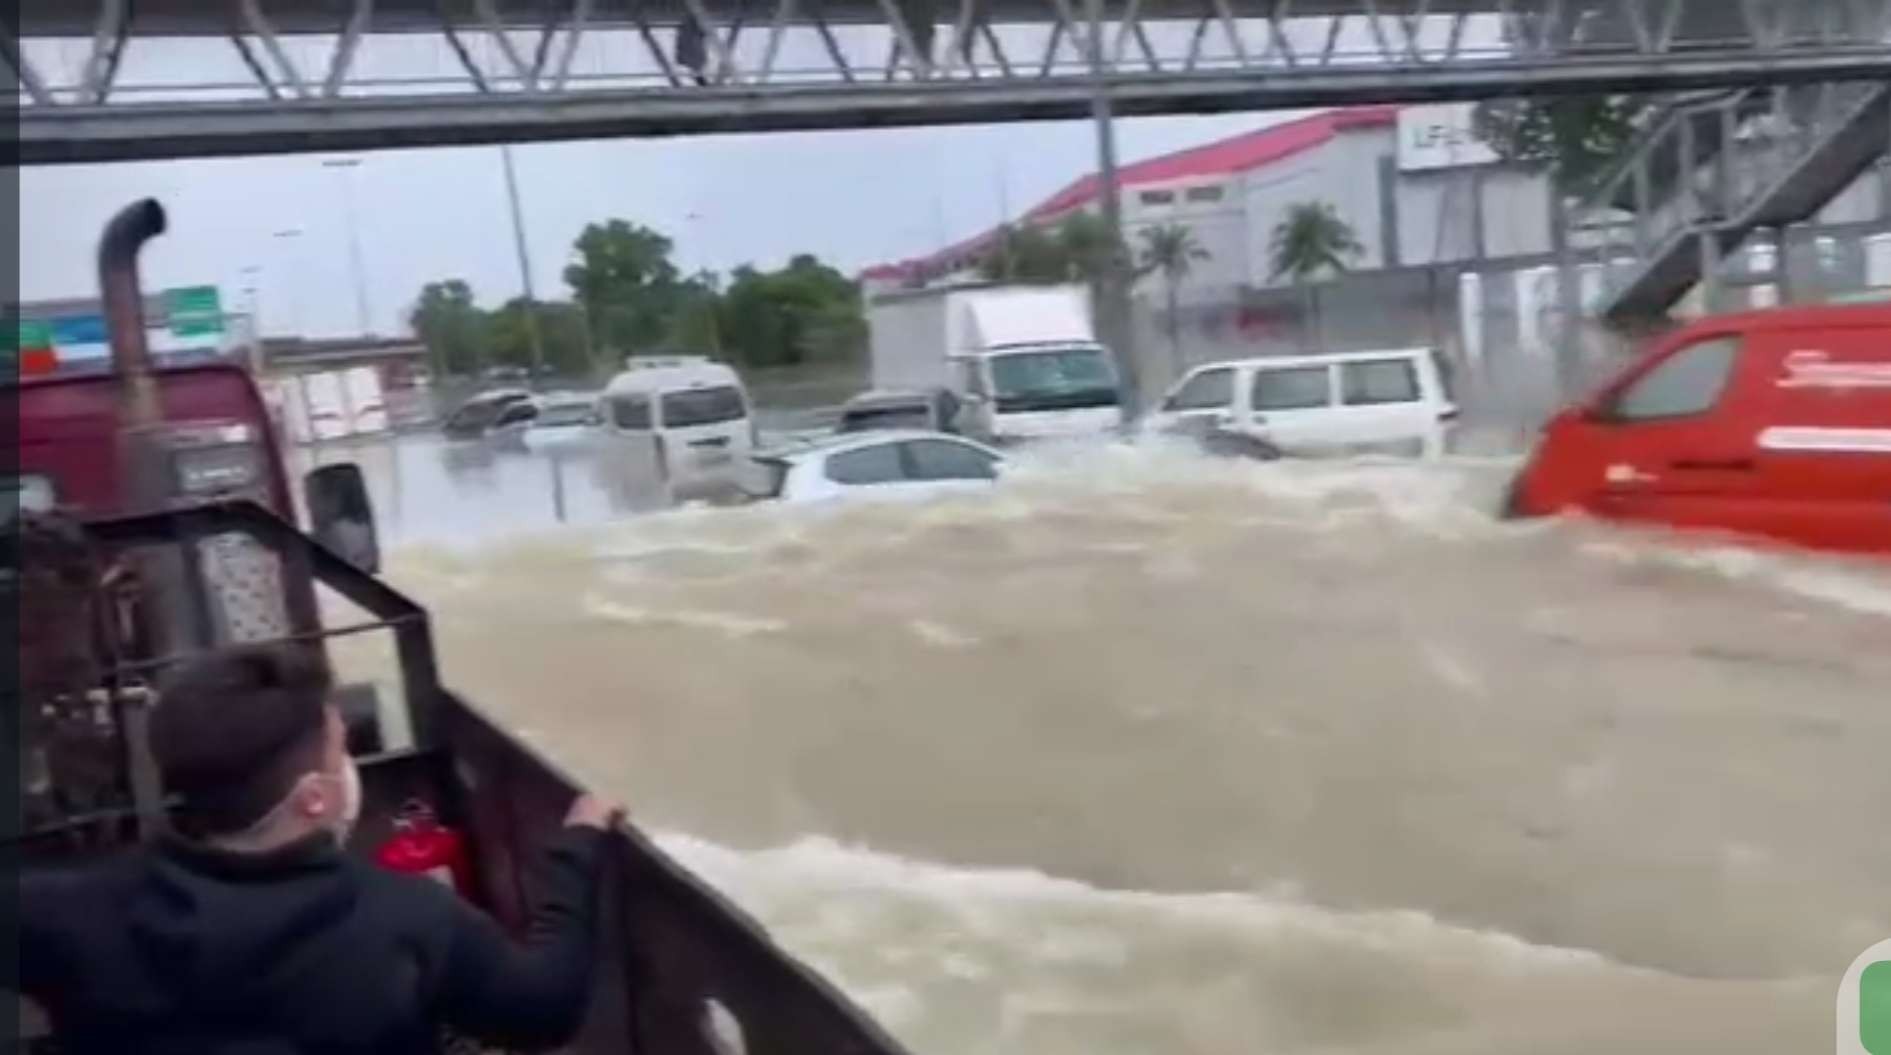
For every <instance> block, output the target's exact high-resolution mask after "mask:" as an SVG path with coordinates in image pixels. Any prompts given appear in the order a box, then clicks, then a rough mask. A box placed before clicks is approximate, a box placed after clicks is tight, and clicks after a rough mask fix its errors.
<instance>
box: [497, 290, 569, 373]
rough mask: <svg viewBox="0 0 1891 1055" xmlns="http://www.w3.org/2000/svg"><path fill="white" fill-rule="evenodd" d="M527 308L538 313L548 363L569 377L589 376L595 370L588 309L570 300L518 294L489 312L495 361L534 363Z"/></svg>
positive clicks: (509, 364)
mask: <svg viewBox="0 0 1891 1055" xmlns="http://www.w3.org/2000/svg"><path fill="white" fill-rule="evenodd" d="M527 311H533V312H534V314H535V315H536V316H537V320H538V332H539V341H540V343H541V344H542V346H543V347H544V349H545V365H546V366H548V367H550V368H551V369H552V370H553V371H555V372H557V373H559V374H562V375H564V376H567V377H585V376H588V375H590V374H591V373H592V370H593V364H592V362H591V356H590V353H589V348H588V344H589V342H588V341H587V340H586V334H585V322H584V310H583V309H582V308H580V307H579V306H578V305H576V304H573V303H571V302H569V301H545V300H541V301H537V302H535V303H533V304H528V303H527V302H526V300H525V298H524V297H514V298H513V299H511V300H509V301H506V302H505V304H503V305H501V306H500V308H499V310H497V311H494V312H490V313H488V314H487V315H486V320H485V321H486V327H487V340H488V343H489V346H490V347H491V349H492V358H493V360H494V362H496V363H502V364H504V365H507V366H517V367H525V368H530V367H531V366H532V365H533V364H532V341H531V331H530V330H529V329H528V328H527V320H526V312H527Z"/></svg>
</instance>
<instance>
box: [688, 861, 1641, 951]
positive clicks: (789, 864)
mask: <svg viewBox="0 0 1891 1055" xmlns="http://www.w3.org/2000/svg"><path fill="white" fill-rule="evenodd" d="M656 841H657V843H658V845H659V846H660V847H661V848H662V849H663V850H664V852H666V853H668V854H670V855H671V856H673V857H675V858H676V859H677V860H678V861H679V862H681V863H682V864H684V865H685V866H687V867H688V868H690V869H691V870H692V871H695V872H697V873H698V874H700V875H702V876H704V877H706V878H707V879H708V880H709V881H710V882H711V883H713V884H714V885H716V886H717V887H718V888H720V889H722V890H724V891H727V892H730V893H731V894H733V895H734V896H736V897H737V899H738V900H740V901H742V902H743V903H744V904H745V905H748V906H749V907H751V908H754V909H756V910H758V911H760V912H761V913H762V914H763V916H764V917H767V916H768V915H769V909H770V908H771V907H773V906H781V905H784V904H786V903H788V902H792V901H798V900H803V899H813V900H818V901H820V902H823V903H825V904H828V905H829V906H830V907H831V906H832V905H833V904H835V901H834V899H837V898H846V899H870V898H873V897H875V896H885V897H890V898H894V899H899V900H911V901H923V902H929V903H931V904H933V905H935V906H937V907H939V908H941V909H943V910H945V911H947V912H950V913H954V914H957V915H959V916H960V918H961V922H963V923H964V924H965V925H967V926H968V927H969V928H971V929H974V930H977V929H980V928H984V927H991V926H993V925H994V924H1002V923H1003V922H1004V920H1003V919H1002V918H1001V917H1002V915H1003V914H1004V913H1005V912H1007V911H1008V910H1014V909H1025V910H1028V909H1030V908H1032V907H1039V908H1069V909H1075V910H1080V911H1089V910H1106V911H1107V910H1116V911H1125V912H1131V913H1138V914H1149V915H1153V916H1157V917H1163V918H1167V919H1168V920H1170V921H1172V922H1174V923H1177V924H1179V925H1183V926H1188V927H1191V928H1196V927H1200V928H1209V929H1213V930H1219V931H1224V932H1243V933H1247V934H1250V935H1254V936H1276V937H1279V936H1284V935H1296V936H1301V937H1310V938H1317V939H1321V940H1327V941H1332V942H1335V943H1338V944H1345V945H1351V946H1354V947H1357V948H1364V949H1374V950H1404V951H1407V952H1411V953H1413V954H1416V955H1419V956H1421V957H1425V958H1436V959H1438V960H1440V961H1446V960H1464V961H1472V960H1475V961H1484V962H1487V963H1491V964H1495V965H1502V966H1505V967H1516V968H1544V969H1570V968H1576V969H1588V968H1596V967H1604V966H1607V967H1610V968H1611V969H1617V970H1623V969H1626V968H1622V967H1620V966H1619V965H1614V964H1612V963H1611V962H1610V961H1609V960H1608V959H1607V958H1606V957H1604V956H1602V955H1600V954H1599V953H1596V952H1593V951H1590V950H1586V949H1572V948H1560V947H1555V946H1546V945H1534V944H1531V943H1530V942H1527V941H1524V940H1523V939H1521V938H1518V937H1515V936H1514V935H1510V934H1505V933H1503V932H1501V931H1495V930H1487V929H1479V928H1475V927H1466V926H1459V925H1455V924H1451V923H1446V922H1442V921H1440V920H1438V919H1436V918H1435V917H1433V916H1432V915H1430V914H1428V913H1425V912H1420V911H1416V910H1408V909H1393V910H1380V911H1356V912H1346V911H1337V910H1333V909H1327V908H1323V907H1320V906H1318V905H1311V904H1308V903H1306V902H1303V901H1299V900H1296V899H1292V898H1289V897H1285V896H1283V895H1282V894H1281V892H1279V891H1274V892H1268V893H1261V892H1247V891H1217V892H1204V893H1162V892H1148V891H1137V890H1109V889H1104V888H1101V887H1097V886H1093V885H1091V884H1088V883H1084V882H1081V881H1079V880H1075V879H1066V878H1061V877H1057V876H1051V875H1047V874H1045V873H1043V872H1040V871H1037V870H1035V869H1029V868H969V867H957V866H952V865H945V864H939V863H936V862H930V861H920V860H915V859H912V858H906V857H901V856H898V855H895V854H887V853H881V852H879V851H876V850H873V849H870V848H867V847H862V846H854V845H848V844H845V843H842V842H839V841H837V840H834V839H830V838H826V837H823V836H809V837H806V838H803V839H799V840H796V841H795V842H793V843H790V844H788V845H785V846H776V847H770V848H766V849H761V850H753V851H744V850H737V849H733V848H730V847H727V846H722V845H719V844H717V843H714V842H711V841H709V840H706V839H701V838H698V837H696V836H693V835H688V834H684V833H680V832H665V833H661V834H659V835H658V836H657V837H656ZM856 903H857V902H856ZM1121 951H1122V946H1121V944H1120V943H1119V942H1118V941H1117V940H1115V939H1113V938H1110V937H1107V936H1104V935H1103V934H1102V933H1101V932H1094V931H1093V932H1090V933H1088V934H1078V933H1077V932H1068V931H1066V932H1052V933H1051V934H1050V935H1049V936H1048V937H1047V942H1046V944H1044V945H1043V946H1041V947H1040V952H1048V953H1049V955H1050V956H1051V957H1052V958H1070V957H1072V956H1073V955H1074V956H1075V957H1076V958H1080V959H1082V958H1101V959H1106V960H1112V961H1115V960H1120V959H1122V956H1121V955H1120V953H1121Z"/></svg>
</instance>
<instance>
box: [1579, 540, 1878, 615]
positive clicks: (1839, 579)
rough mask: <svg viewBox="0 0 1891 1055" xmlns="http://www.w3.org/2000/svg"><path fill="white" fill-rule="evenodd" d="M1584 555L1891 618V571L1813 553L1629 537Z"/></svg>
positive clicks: (1589, 546)
mask: <svg viewBox="0 0 1891 1055" xmlns="http://www.w3.org/2000/svg"><path fill="white" fill-rule="evenodd" d="M1580 549H1581V552H1583V553H1585V554H1587V555H1589V556H1591V557H1598V558H1602V559H1604V560H1610V561H1614V562H1617V563H1620V564H1626V565H1637V564H1657V565H1660V566H1664V567H1670V568H1680V569H1684V570H1688V571H1698V572H1704V573H1707V574H1710V575H1715V576H1718V577H1720V578H1723V579H1727V580H1730V581H1734V582H1746V583H1755V584H1758V585H1761V586H1765V587H1768V588H1770V589H1773V590H1776V591H1779V592H1781V593H1786V594H1792V595H1796V596H1799V597H1803V598H1806V599H1808V600H1813V601H1819V602H1822V603H1825V604H1829V605H1832V606H1835V607H1838V608H1842V609H1845V610H1847V611H1851V612H1856V613H1858V614H1860V615H1877V616H1887V617H1891V567H1873V566H1871V565H1867V564H1865V563H1863V562H1859V561H1845V560H1842V559H1839V558H1835V557H1827V556H1823V555H1818V554H1812V553H1786V552H1781V551H1778V550H1761V549H1750V548H1747V547H1743V546H1734V545H1724V544H1716V545H1711V546H1701V545H1697V544H1694V545H1690V544H1689V540H1685V539H1678V540H1672V541H1670V540H1661V541H1655V540H1642V539H1635V538H1629V537H1622V538H1610V539H1600V540H1594V541H1590V542H1585V543H1583V544H1582V545H1581V547H1580Z"/></svg>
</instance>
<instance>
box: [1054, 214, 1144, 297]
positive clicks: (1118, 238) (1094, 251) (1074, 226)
mask: <svg viewBox="0 0 1891 1055" xmlns="http://www.w3.org/2000/svg"><path fill="white" fill-rule="evenodd" d="M1057 241H1058V243H1059V244H1061V245H1062V246H1063V249H1064V254H1065V256H1066V257H1067V258H1068V259H1069V261H1070V277H1071V278H1073V279H1076V280H1077V281H1080V282H1085V283H1088V284H1089V285H1090V286H1091V287H1092V288H1095V287H1097V286H1099V285H1101V284H1102V282H1103V279H1104V277H1105V276H1106V275H1107V274H1108V272H1109V268H1110V267H1111V265H1112V264H1114V265H1118V266H1125V267H1126V266H1127V265H1128V263H1129V247H1128V246H1126V245H1124V244H1123V237H1122V232H1120V231H1114V230H1111V229H1110V225H1109V224H1108V223H1106V222H1104V220H1103V217H1102V216H1101V215H1100V214H1097V213H1090V212H1079V213H1073V214H1072V215H1071V216H1070V217H1069V218H1067V219H1065V220H1064V222H1063V223H1061V224H1059V225H1058V227H1057Z"/></svg>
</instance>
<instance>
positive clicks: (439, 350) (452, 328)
mask: <svg viewBox="0 0 1891 1055" xmlns="http://www.w3.org/2000/svg"><path fill="white" fill-rule="evenodd" d="M407 321H408V324H409V325H410V326H412V327H413V330H414V334H415V335H416V336H418V337H419V338H420V340H421V343H423V344H425V345H426V346H427V363H428V366H429V368H430V369H431V370H432V371H433V372H434V374H436V375H438V376H441V377H445V376H447V375H449V374H473V373H478V372H479V370H480V368H481V367H482V366H483V365H485V361H486V357H487V354H488V350H487V346H486V320H485V317H484V313H482V312H481V311H480V310H479V308H478V307H477V306H475V305H474V303H473V289H472V287H471V286H468V285H467V284H466V283H465V282H464V281H463V280H461V279H457V278H452V279H447V280H446V281H444V282H429V283H427V284H426V285H425V286H423V287H421V290H420V297H419V299H418V300H416V301H415V302H414V306H413V308H412V309H411V310H410V311H409V312H408V315H407Z"/></svg>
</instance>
